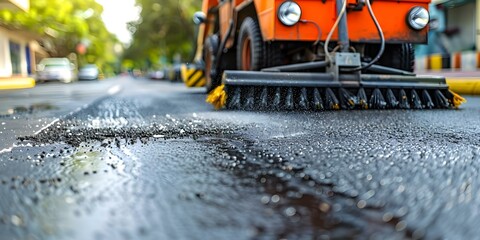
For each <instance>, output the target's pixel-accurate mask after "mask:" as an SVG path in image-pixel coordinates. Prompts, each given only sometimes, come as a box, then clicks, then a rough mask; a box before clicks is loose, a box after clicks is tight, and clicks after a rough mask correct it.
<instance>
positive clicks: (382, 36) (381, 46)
mask: <svg viewBox="0 0 480 240" xmlns="http://www.w3.org/2000/svg"><path fill="white" fill-rule="evenodd" d="M366 4H367V9H368V13H369V14H370V17H371V18H372V20H373V23H374V24H375V27H376V28H377V31H378V34H379V36H380V50H379V51H378V53H377V55H376V56H375V58H374V59H372V61H370V62H369V63H367V64H365V65H362V66H361V67H357V68H354V69H349V70H347V71H348V72H355V71H361V70H364V69H367V68H369V67H370V66H372V65H373V64H375V63H376V62H377V61H378V60H379V59H380V57H381V56H382V55H383V52H384V50H385V36H384V35H383V30H382V27H381V26H380V24H379V23H378V20H377V18H376V17H375V14H374V13H373V9H372V5H371V4H370V0H366ZM346 9H347V0H344V1H343V4H342V10H341V11H340V13H339V14H338V16H337V20H336V21H335V23H334V24H333V26H332V28H331V29H330V32H329V33H328V35H327V38H326V39H325V45H324V46H323V49H324V51H325V56H326V57H327V59H326V61H327V62H332V56H331V55H330V52H329V51H328V44H329V43H330V40H331V38H332V35H333V32H334V31H335V29H336V28H337V26H338V23H339V22H340V19H341V18H342V17H343V15H344V14H345V13H346Z"/></svg>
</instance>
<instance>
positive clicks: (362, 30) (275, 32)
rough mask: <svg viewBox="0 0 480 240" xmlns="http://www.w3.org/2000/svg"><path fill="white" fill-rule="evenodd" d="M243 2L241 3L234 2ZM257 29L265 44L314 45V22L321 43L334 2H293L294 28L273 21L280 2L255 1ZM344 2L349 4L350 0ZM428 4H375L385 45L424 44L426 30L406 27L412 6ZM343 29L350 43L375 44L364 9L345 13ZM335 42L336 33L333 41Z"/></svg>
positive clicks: (420, 0)
mask: <svg viewBox="0 0 480 240" xmlns="http://www.w3.org/2000/svg"><path fill="white" fill-rule="evenodd" d="M236 2H237V4H238V2H243V1H236ZM254 2H255V7H256V9H257V14H258V19H259V24H260V28H261V30H262V34H263V38H264V40H265V41H271V40H285V41H315V40H317V38H318V34H319V33H318V30H317V27H316V26H315V24H314V23H312V22H315V23H316V24H317V25H318V26H319V27H320V29H321V33H320V34H321V36H320V40H325V38H326V36H327V34H328V32H329V31H330V29H331V27H332V26H333V24H334V22H335V20H336V3H335V0H326V1H325V3H323V2H322V1H321V0H296V1H295V2H296V3H298V4H299V5H300V6H301V9H302V16H301V19H302V20H307V21H312V22H305V23H302V22H299V23H297V24H295V25H294V26H285V25H283V24H282V23H281V22H280V21H279V20H278V18H277V16H276V14H277V9H278V6H279V5H280V4H281V3H282V2H284V1H283V0H255V1H254ZM347 2H349V3H351V2H352V1H351V0H348V1H347ZM429 2H430V1H429V0H402V1H392V0H375V1H373V3H372V8H373V11H374V14H375V16H376V17H377V19H378V21H379V23H380V26H381V27H382V30H383V33H384V35H385V39H386V41H387V42H412V43H422V42H426V41H427V29H423V30H421V31H416V30H413V29H411V28H409V27H408V25H407V23H406V16H407V13H408V12H409V11H410V9H411V8H413V7H415V6H421V7H424V8H426V9H428V4H429ZM347 25H348V34H349V38H350V41H354V42H375V41H379V36H378V32H377V29H376V28H375V25H374V23H373V21H372V19H371V17H370V15H369V13H368V9H367V7H366V6H365V7H364V8H363V9H362V10H361V11H352V10H349V11H348V12H347ZM335 39H336V31H335V34H334V35H333V40H335Z"/></svg>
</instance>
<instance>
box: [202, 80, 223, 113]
mask: <svg viewBox="0 0 480 240" xmlns="http://www.w3.org/2000/svg"><path fill="white" fill-rule="evenodd" d="M206 102H208V103H210V104H212V105H213V106H214V107H215V109H217V110H218V109H220V108H223V107H224V106H225V104H226V103H227V93H226V92H225V90H224V85H223V84H222V85H220V86H218V87H216V88H215V89H213V90H212V91H211V92H210V93H209V94H208V96H207V100H206Z"/></svg>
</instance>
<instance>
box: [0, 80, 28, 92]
mask: <svg viewBox="0 0 480 240" xmlns="http://www.w3.org/2000/svg"><path fill="white" fill-rule="evenodd" d="M33 87H35V79H33V78H26V77H19V78H6V79H0V90H10V89H23V88H33Z"/></svg>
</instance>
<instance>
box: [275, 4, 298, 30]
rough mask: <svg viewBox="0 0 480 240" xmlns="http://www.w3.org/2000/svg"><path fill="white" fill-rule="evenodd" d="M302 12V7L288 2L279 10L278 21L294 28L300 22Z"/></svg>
mask: <svg viewBox="0 0 480 240" xmlns="http://www.w3.org/2000/svg"><path fill="white" fill-rule="evenodd" d="M301 15H302V10H301V9H300V6H299V5H298V4H297V3H295V2H292V1H286V2H284V3H282V4H281V5H280V7H279V8H278V19H279V20H280V22H282V23H283V24H285V25H287V26H292V25H294V24H296V23H297V22H298V21H299V20H300V16H301Z"/></svg>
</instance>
